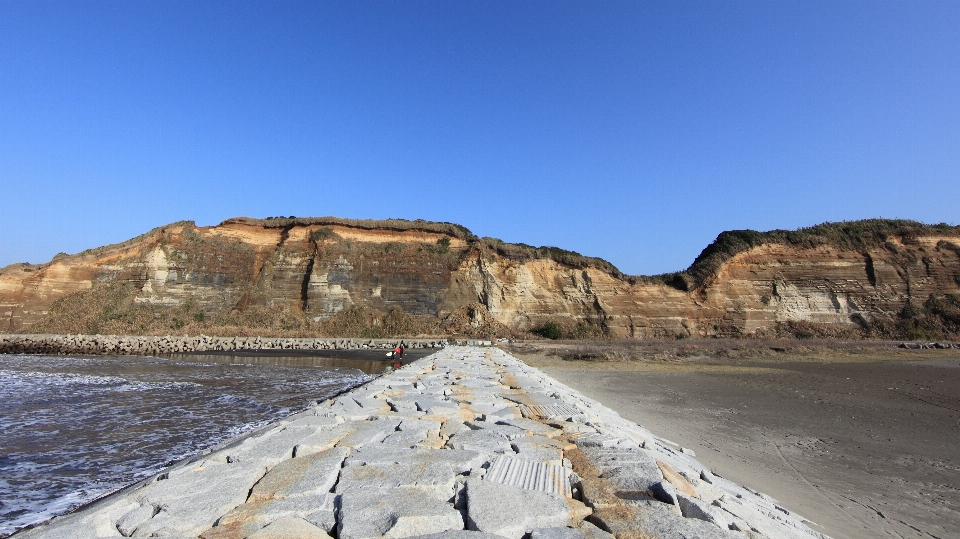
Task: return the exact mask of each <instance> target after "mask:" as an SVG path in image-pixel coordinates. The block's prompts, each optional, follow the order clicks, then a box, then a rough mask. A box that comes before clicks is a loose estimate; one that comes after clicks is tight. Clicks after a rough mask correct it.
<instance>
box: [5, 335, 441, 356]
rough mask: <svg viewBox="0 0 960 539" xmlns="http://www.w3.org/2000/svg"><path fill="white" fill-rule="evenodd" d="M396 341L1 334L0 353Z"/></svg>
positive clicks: (355, 346) (383, 344)
mask: <svg viewBox="0 0 960 539" xmlns="http://www.w3.org/2000/svg"><path fill="white" fill-rule="evenodd" d="M403 342H404V345H406V347H407V348H439V347H442V346H444V345H446V342H447V341H446V339H439V338H438V339H403ZM396 345H397V339H309V338H284V337H211V336H208V335H198V336H192V337H191V336H187V335H183V336H176V335H166V336H163V337H153V336H147V337H144V336H135V335H27V334H23V335H21V334H5V335H0V354H88V355H104V354H110V355H128V354H137V355H156V354H177V353H190V352H229V351H237V352H239V351H262V350H268V351H270V350H362V349H365V348H382V349H391V348H393V347H394V346H396Z"/></svg>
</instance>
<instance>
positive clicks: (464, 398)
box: [18, 347, 824, 539]
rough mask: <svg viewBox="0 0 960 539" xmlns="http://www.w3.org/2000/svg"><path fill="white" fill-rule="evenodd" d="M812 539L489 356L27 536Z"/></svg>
mask: <svg viewBox="0 0 960 539" xmlns="http://www.w3.org/2000/svg"><path fill="white" fill-rule="evenodd" d="M121 536H126V537H179V538H187V537H189V538H193V539H196V538H198V537H200V538H204V539H233V538H236V539H242V538H250V539H267V538H269V539H280V538H289V539H293V538H299V539H311V538H318V539H327V538H329V537H337V538H339V539H373V538H380V537H384V538H389V539H399V538H403V537H429V538H431V539H495V538H500V539H502V538H506V539H521V538H524V537H529V538H530V539H612V537H616V538H617V539H634V538H638V539H639V538H646V537H649V538H670V539H673V538H676V539H692V538H704V539H708V538H710V539H712V538H731V539H732V538H744V537H750V538H761V537H767V538H770V539H779V538H807V539H809V538H811V537H816V538H823V537H824V536H823V535H821V534H819V533H817V532H814V531H813V530H811V529H810V528H808V527H807V526H805V524H804V521H803V519H802V518H801V517H799V516H798V515H795V514H792V513H790V512H789V511H787V510H786V509H784V508H782V507H780V506H779V505H778V504H777V503H776V501H774V500H772V499H771V498H769V497H767V496H765V495H763V494H760V493H756V492H752V491H749V490H747V489H745V488H743V487H740V486H738V485H736V484H734V483H732V482H730V481H726V480H724V479H722V478H720V477H717V476H715V475H713V474H711V473H710V471H708V470H706V469H705V468H704V467H703V466H702V465H701V464H700V463H698V462H697V461H696V460H695V459H694V458H693V454H692V452H690V451H688V450H685V449H683V448H681V447H679V446H676V445H675V444H672V443H671V442H669V441H667V440H663V439H661V438H658V437H656V436H654V435H653V434H652V433H650V432H649V431H647V430H645V429H643V428H642V427H640V426H638V425H636V424H634V423H631V422H629V421H626V420H624V419H622V418H620V417H619V416H618V415H617V414H616V412H614V411H612V410H610V409H609V408H606V407H604V406H602V405H601V404H599V403H597V402H595V401H592V400H590V399H587V398H585V397H584V396H582V395H580V394H579V393H577V392H575V391H573V390H571V389H569V388H567V387H566V386H564V385H562V384H560V383H558V382H556V381H555V380H553V379H551V378H549V377H548V376H546V375H544V374H543V373H541V372H540V371H538V370H536V369H534V368H532V367H528V366H526V365H524V364H523V363H521V362H520V361H518V360H517V359H515V358H513V357H512V356H510V355H508V354H506V353H505V352H503V351H501V350H499V349H496V348H478V347H449V348H446V349H444V350H442V351H440V352H438V353H436V354H434V355H431V356H429V357H427V358H424V359H421V360H419V361H417V362H414V363H411V364H409V365H407V366H405V367H403V368H402V369H400V370H397V371H395V372H393V373H391V374H389V375H386V376H383V377H381V378H378V379H377V380H374V381H373V382H370V383H369V384H367V385H365V386H362V387H360V388H357V389H355V390H353V391H351V392H349V393H347V394H344V395H341V396H340V397H337V398H336V399H333V400H330V401H326V402H323V403H321V404H320V405H318V406H317V407H315V408H313V409H310V410H307V411H305V412H301V413H299V414H296V415H294V416H291V417H289V418H288V419H286V420H284V421H280V422H278V423H275V424H273V425H270V426H269V427H267V428H264V429H261V430H260V431H258V432H256V433H253V434H251V435H247V436H245V437H243V438H240V439H237V440H235V441H233V442H232V443H229V444H227V445H225V446H222V447H220V448H217V449H216V450H214V451H210V452H208V453H207V454H205V455H200V456H198V457H195V458H193V459H190V460H188V461H184V462H181V463H179V464H177V465H175V466H173V467H172V468H171V469H169V470H168V471H166V472H165V473H163V474H161V475H159V476H157V477H154V478H152V479H150V480H147V481H144V482H142V483H140V484H138V485H135V486H133V487H131V488H128V489H125V490H123V491H121V492H119V493H116V494H114V495H112V496H110V497H108V498H106V499H103V500H100V501H99V502H97V503H94V504H92V505H90V506H87V507H85V508H83V509H81V510H80V511H78V512H76V513H74V514H71V515H66V516H63V517H60V518H57V519H54V520H53V521H51V522H49V523H47V524H46V525H43V526H40V527H38V528H35V529H33V530H28V531H25V532H23V533H21V534H18V537H23V538H24V539H26V538H37V537H43V538H57V539H60V538H62V539H66V538H85V539H86V538H92V537H121Z"/></svg>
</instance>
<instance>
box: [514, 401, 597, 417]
mask: <svg viewBox="0 0 960 539" xmlns="http://www.w3.org/2000/svg"><path fill="white" fill-rule="evenodd" d="M520 413H521V414H523V417H525V418H527V419H550V418H554V417H570V416H574V415H580V414H582V413H583V412H582V411H581V410H580V409H579V408H577V407H576V406H571V405H569V404H562V403H561V404H546V405H532V406H526V405H524V406H520Z"/></svg>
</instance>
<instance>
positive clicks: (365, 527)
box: [337, 488, 463, 539]
mask: <svg viewBox="0 0 960 539" xmlns="http://www.w3.org/2000/svg"><path fill="white" fill-rule="evenodd" d="M462 529H463V517H462V516H461V515H460V512H459V511H457V510H456V509H454V508H453V506H452V505H451V504H448V503H444V502H441V501H439V500H436V499H434V498H431V497H424V496H423V495H422V493H421V492H418V491H416V490H412V489H404V488H384V489H351V490H348V491H347V492H344V493H343V494H342V495H341V496H340V503H339V509H338V515H337V537H338V538H339V539H379V538H381V537H382V538H385V539H399V538H401V537H415V536H420V535H428V534H432V533H440V532H445V531H450V530H462Z"/></svg>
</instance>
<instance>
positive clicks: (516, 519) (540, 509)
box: [466, 479, 590, 539]
mask: <svg viewBox="0 0 960 539" xmlns="http://www.w3.org/2000/svg"><path fill="white" fill-rule="evenodd" d="M466 492H467V527H468V528H469V529H471V530H478V531H482V532H488V533H492V534H496V535H502V536H504V537H506V538H508V539H521V538H522V537H523V536H524V534H526V533H528V532H530V531H532V530H535V529H537V528H553V527H558V526H566V525H568V524H572V523H579V522H580V521H581V520H583V519H584V518H585V517H587V516H588V515H589V514H590V509H588V508H587V507H586V506H584V505H583V504H581V503H580V502H578V501H576V500H573V499H568V498H563V497H560V496H555V495H551V494H546V493H544V492H538V491H534V490H525V489H521V488H518V487H514V486H510V485H503V484H499V483H494V482H492V481H487V480H484V479H469V480H467V491H466Z"/></svg>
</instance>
